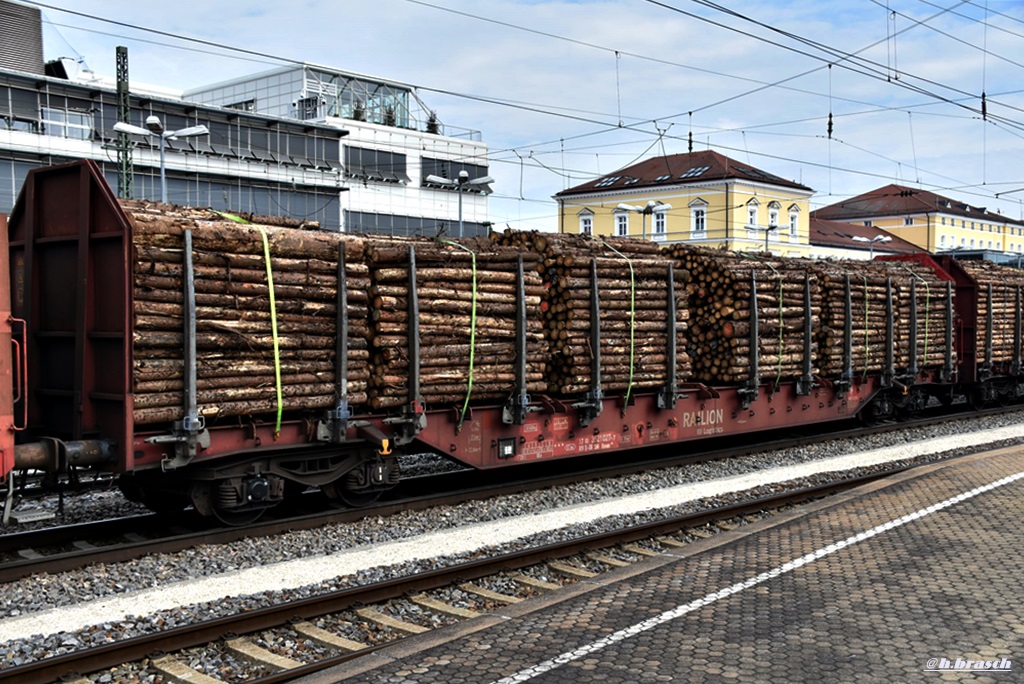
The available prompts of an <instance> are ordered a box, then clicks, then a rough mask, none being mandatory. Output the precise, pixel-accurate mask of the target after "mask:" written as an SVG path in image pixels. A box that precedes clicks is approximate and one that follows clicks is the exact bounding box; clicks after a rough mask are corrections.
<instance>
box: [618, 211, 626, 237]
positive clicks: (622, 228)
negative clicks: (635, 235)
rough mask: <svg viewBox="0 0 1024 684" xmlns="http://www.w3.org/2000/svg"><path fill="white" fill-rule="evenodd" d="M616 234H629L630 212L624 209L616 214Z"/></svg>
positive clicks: (624, 235)
mask: <svg viewBox="0 0 1024 684" xmlns="http://www.w3.org/2000/svg"><path fill="white" fill-rule="evenodd" d="M615 234H616V235H618V236H619V237H627V236H628V235H629V214H627V213H626V212H624V211H623V212H619V213H617V214H615Z"/></svg>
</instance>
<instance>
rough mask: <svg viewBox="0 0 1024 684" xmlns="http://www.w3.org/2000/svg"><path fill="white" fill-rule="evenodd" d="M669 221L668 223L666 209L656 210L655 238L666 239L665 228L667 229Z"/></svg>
mask: <svg viewBox="0 0 1024 684" xmlns="http://www.w3.org/2000/svg"><path fill="white" fill-rule="evenodd" d="M667 223H668V217H667V216H666V212H664V211H656V212H654V235H653V237H654V239H655V240H664V239H665V232H666V231H665V229H666V225H667Z"/></svg>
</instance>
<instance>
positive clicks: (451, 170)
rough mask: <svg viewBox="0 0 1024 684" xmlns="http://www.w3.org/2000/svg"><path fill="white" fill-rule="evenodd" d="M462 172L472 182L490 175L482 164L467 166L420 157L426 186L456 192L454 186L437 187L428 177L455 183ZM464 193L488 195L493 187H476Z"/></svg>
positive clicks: (421, 176)
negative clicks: (467, 175)
mask: <svg viewBox="0 0 1024 684" xmlns="http://www.w3.org/2000/svg"><path fill="white" fill-rule="evenodd" d="M460 171H465V172H466V173H468V174H469V178H470V179H471V180H472V179H474V178H484V177H486V176H487V175H489V174H488V171H487V167H486V166H482V165H480V164H467V163H466V162H462V161H454V160H451V159H435V158H434V157H420V178H421V182H422V183H423V185H425V186H430V187H438V188H445V189H448V190H454V189H455V185H454V184H453V185H436V184H434V183H432V182H431V181H428V180H427V176H439V177H441V178H447V179H448V180H451V181H454V180H456V179H457V178H458V177H459V172H460ZM464 192H477V193H480V194H484V195H486V194H488V193H490V192H491V186H490V185H474V186H473V189H471V190H470V189H468V188H467V189H466V190H465V191H464Z"/></svg>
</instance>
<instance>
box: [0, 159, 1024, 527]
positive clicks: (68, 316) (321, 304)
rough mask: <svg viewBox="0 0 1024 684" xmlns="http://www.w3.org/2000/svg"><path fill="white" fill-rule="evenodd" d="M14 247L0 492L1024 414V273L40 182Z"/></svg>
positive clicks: (257, 492)
mask: <svg viewBox="0 0 1024 684" xmlns="http://www.w3.org/2000/svg"><path fill="white" fill-rule="evenodd" d="M7 223H8V225H7V230H6V231H0V235H2V236H3V238H2V239H3V242H4V244H3V245H2V248H0V254H2V255H5V256H6V257H7V258H3V259H0V305H2V306H3V308H4V311H3V313H2V314H0V333H2V335H3V337H4V340H3V341H2V342H0V382H2V383H3V387H2V389H0V421H2V423H3V425H2V426H0V483H2V484H3V489H2V491H3V500H4V501H5V510H4V515H5V519H6V517H7V516H8V515H9V513H10V509H11V505H12V501H13V500H14V495H15V491H16V488H15V482H16V477H17V474H18V473H20V472H28V471H44V472H47V473H49V474H51V475H53V476H57V477H59V476H65V475H66V474H68V473H79V472H82V471H83V470H94V471H101V472H107V473H111V474H114V475H116V476H117V477H118V481H119V483H120V486H121V489H122V490H123V491H124V492H125V494H126V495H127V496H128V497H129V498H130V499H132V500H135V501H139V502H142V503H145V504H146V505H147V506H149V507H151V508H152V509H154V510H159V511H176V510H182V509H184V508H186V507H188V506H192V507H194V508H195V509H196V510H197V511H199V512H200V513H202V514H204V515H208V516H216V517H218V518H220V519H222V520H225V521H227V522H235V523H239V522H244V521H246V520H250V519H254V518H255V517H257V516H258V515H260V514H261V513H262V512H264V511H265V510H267V509H269V508H270V507H272V506H275V505H277V504H279V503H280V502H282V501H283V500H285V499H286V498H288V497H289V496H292V495H293V494H294V493H295V492H298V491H302V490H304V489H306V488H308V487H319V488H320V489H322V490H323V491H324V492H325V493H326V494H327V496H329V497H331V498H334V499H338V500H339V501H342V502H345V503H347V504H351V505H361V504H365V503H367V502H369V501H372V500H373V499H374V498H375V497H377V496H379V494H380V493H381V492H383V491H386V490H387V489H388V488H389V487H392V486H393V485H394V484H395V483H396V482H397V481H398V478H399V469H398V459H397V456H398V454H400V453H419V452H423V451H432V452H436V453H439V454H444V455H446V456H447V457H449V458H451V459H454V460H455V461H458V462H461V463H463V464H466V465H468V466H471V467H473V468H478V469H493V468H502V467H511V466H515V465H517V464H523V463H528V462H535V461H543V460H549V459H565V458H587V457H588V456H591V455H593V454H595V453H598V452H602V453H620V454H621V455H622V458H629V456H630V452H633V451H635V450H638V449H643V448H645V447H650V446H653V445H671V444H678V445H680V448H686V446H685V445H686V443H688V442H694V441H697V440H704V439H707V438H710V437H715V436H720V435H734V434H738V433H747V432H753V431H762V430H771V429H777V428H782V427H793V426H802V425H810V424H816V423H825V422H829V421H838V420H842V419H847V418H851V417H854V416H858V415H860V416H861V417H865V418H868V419H879V418H887V417H891V416H900V415H910V414H913V413H915V412H917V411H919V410H921V409H923V408H924V406H925V405H926V404H927V403H928V402H929V400H931V399H932V398H936V399H938V400H940V401H942V402H945V403H949V402H951V401H952V400H953V399H954V397H957V396H966V397H967V398H968V399H969V400H971V401H972V402H974V403H975V404H976V405H983V404H985V403H989V402H997V401H1010V400H1015V399H1017V398H1019V397H1021V396H1022V394H1024V370H1022V368H1021V362H1022V340H1021V334H1022V302H1021V287H1022V285H1024V279H1021V278H1020V277H1019V276H1018V275H1017V272H1016V271H1013V270H1010V269H1000V268H998V267H994V266H991V265H978V264H975V265H971V264H964V263H961V262H958V261H954V260H952V259H950V258H948V257H933V256H931V255H927V254H917V255H910V256H904V257H900V258H888V259H883V258H879V259H875V260H874V261H871V262H845V261H821V262H813V261H809V260H797V259H780V258H777V257H772V256H771V255H768V254H761V255H758V254H753V255H738V254H731V253H727V252H719V251H715V250H704V249H698V248H692V247H686V246H681V245H675V246H671V247H662V248H659V247H658V246H657V245H655V244H653V243H650V242H645V241H638V240H637V241H630V240H626V239H618V240H616V239H612V238H607V239H600V238H592V237H586V236H555V235H551V236H545V235H542V234H525V233H523V234H503V235H496V236H493V237H494V239H493V240H491V241H482V240H479V239H478V240H475V241H474V240H462V241H455V240H452V241H448V240H428V239H409V238H406V239H402V238H390V239H389V238H383V237H382V238H374V237H369V236H362V237H360V236H353V235H345V234H337V233H329V232H326V231H317V230H315V227H311V226H304V225H300V224H299V222H294V221H293V222H289V221H286V220H275V219H271V218H270V217H260V216H251V215H230V214H225V213H219V212H213V211H211V210H196V209H186V208H181V207H174V206H170V205H159V204H152V203H145V202H131V201H119V200H118V199H116V198H115V197H114V195H113V194H112V192H111V191H110V188H109V186H108V184H107V183H106V181H105V180H104V178H103V177H102V175H101V174H100V172H99V170H98V168H97V167H96V166H95V165H94V164H93V163H91V162H88V161H82V162H75V163H71V164H65V165H60V166H52V167H47V168H41V169H36V170H34V171H32V172H30V174H29V175H28V177H27V179H26V181H25V184H24V187H23V189H22V191H21V194H20V196H19V198H18V201H17V203H16V205H15V207H14V209H13V210H12V213H11V215H10V216H9V217H8V221H7Z"/></svg>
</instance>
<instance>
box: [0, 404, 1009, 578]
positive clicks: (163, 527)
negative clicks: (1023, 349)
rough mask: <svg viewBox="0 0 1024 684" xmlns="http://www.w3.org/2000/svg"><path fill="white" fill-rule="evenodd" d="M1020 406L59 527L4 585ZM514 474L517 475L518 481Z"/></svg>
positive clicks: (33, 546)
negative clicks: (230, 513) (273, 507)
mask: <svg viewBox="0 0 1024 684" xmlns="http://www.w3.org/2000/svg"><path fill="white" fill-rule="evenodd" d="M1013 410H1019V408H1012V407H1008V408H993V409H988V410H985V411H980V412H979V411H973V410H971V411H965V412H963V413H959V414H955V415H952V416H951V415H931V416H924V417H921V418H918V419H915V420H910V421H905V422H900V423H886V424H881V425H875V426H870V427H864V426H861V425H856V426H847V427H846V428H845V429H843V430H840V431H832V432H825V431H820V430H819V431H807V432H802V433H800V434H785V435H778V434H776V435H774V436H769V437H768V438H766V437H765V436H764V435H761V436H759V437H757V438H756V439H754V438H751V437H749V436H747V438H745V439H736V438H734V439H728V440H720V441H718V442H715V444H716V448H714V449H710V450H707V451H702V452H701V453H699V454H698V453H690V454H685V455H681V454H678V453H676V454H668V455H666V454H664V453H661V454H653V455H650V456H645V458H643V459H637V460H631V461H629V462H628V463H624V462H622V459H621V456H620V457H617V458H616V457H610V458H603V459H602V458H595V459H593V460H592V461H591V462H590V464H589V465H588V468H587V469H586V470H580V468H579V466H580V462H579V461H578V460H573V461H565V462H550V463H543V464H538V466H537V467H535V468H524V467H521V468H517V469H515V471H514V472H511V473H508V472H497V471H490V472H480V471H466V470H463V471H455V472H450V473H442V474H438V475H431V476H421V477H416V478H410V479H407V480H403V482H402V483H401V484H400V485H399V486H398V487H397V488H396V489H395V490H393V491H392V492H389V493H388V495H387V498H386V499H384V500H382V501H380V502H378V503H377V504H375V505H373V506H370V507H367V508H361V509H346V510H324V508H325V504H324V501H323V499H322V498H321V497H319V496H317V495H315V494H312V493H311V494H308V495H307V497H306V498H307V499H308V501H307V502H305V503H304V504H300V508H303V509H305V510H301V511H298V512H296V510H295V507H292V508H291V509H290V511H291V512H290V513H288V514H283V515H281V514H278V515H275V516H274V517H272V518H270V519H266V520H263V521H259V522H256V523H254V524H251V525H248V526H245V527H220V528H217V527H213V526H212V525H211V522H210V520H209V519H204V518H201V517H200V516H198V515H194V514H193V513H192V512H191V511H185V512H183V513H182V514H180V515H176V516H169V515H166V514H164V515H157V514H148V515H142V516H136V517H131V518H119V519H113V520H104V521H98V522H91V523H82V524H77V525H70V526H63V527H51V528H46V529H42V530H33V531H28V532H20V533H19V532H14V533H9V534H5V535H0V582H10V581H14V580H17V579H20V578H23V577H30V576H32V575H36V574H41V573H50V574H54V573H59V572H67V571H69V570H74V569H78V568H82V567H85V566H87V565H90V564H93V563H111V562H121V561H127V560H132V559H136V558H140V557H142V556H145V555H148V554H155V553H174V552H177V551H181V550H184V549H188V548H192V547H194V546H196V545H199V544H226V543H230V542H234V541H238V540H240V539H244V538H259V537H271V536H273V535H277V534H281V533H284V532H288V531H294V530H303V529H313V528H316V527H320V526H323V525H328V524H335V523H345V522H355V521H358V520H362V519H364V518H368V517H387V516H390V515H393V514H395V513H397V512H401V511H410V510H423V509H426V508H429V507H432V506H440V505H453V504H459V503H464V502H466V501H471V500H480V499H486V498H490V497H494V496H504V495H510V494H516V493H520V492H523V491H528V490H530V489H537V488H542V487H554V486H559V485H565V484H570V483H574V482H580V481H585V480H594V479H599V478H606V477H615V476H621V475H628V474H632V473H637V472H642V471H646V470H650V469H652V468H667V467H676V466H681V465H687V464H691V463H695V462H699V461H705V460H716V459H725V458H730V457H735V456H742V455H747V454H750V453H754V452H757V451H771V450H780V449H789V448H793V447H798V446H803V445H808V444H812V443H815V442H820V441H825V440H830V439H843V438H851V437H860V436H864V435H867V434H880V433H885V432H894V431H898V430H903V429H910V428H917V427H927V426H929V425H934V424H936V423H940V422H945V421H949V420H954V419H957V418H964V417H972V416H985V415H999V414H1001V413H1006V412H1010V411H1013ZM510 475H511V477H510Z"/></svg>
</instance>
